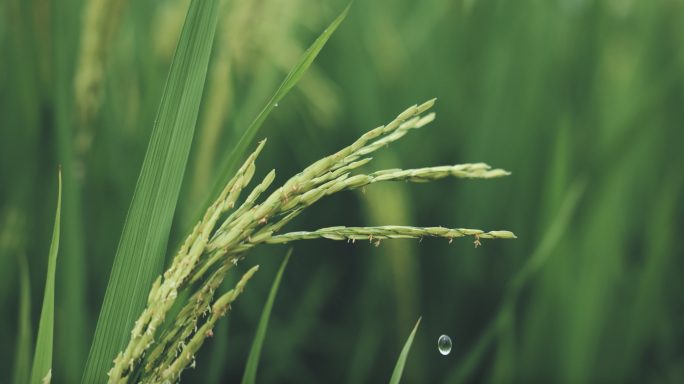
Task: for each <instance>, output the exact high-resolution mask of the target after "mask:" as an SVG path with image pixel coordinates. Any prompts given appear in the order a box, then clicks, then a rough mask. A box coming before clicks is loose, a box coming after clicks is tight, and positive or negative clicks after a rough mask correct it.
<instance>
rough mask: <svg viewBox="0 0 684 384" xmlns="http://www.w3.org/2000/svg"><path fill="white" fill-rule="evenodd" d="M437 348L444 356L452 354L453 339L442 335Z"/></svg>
mask: <svg viewBox="0 0 684 384" xmlns="http://www.w3.org/2000/svg"><path fill="white" fill-rule="evenodd" d="M437 348H439V353H441V354H442V355H448V354H449V352H451V339H450V338H449V336H447V335H442V336H440V337H439V340H437Z"/></svg>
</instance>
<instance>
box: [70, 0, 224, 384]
mask: <svg viewBox="0 0 684 384" xmlns="http://www.w3.org/2000/svg"><path fill="white" fill-rule="evenodd" d="M218 5H219V0H193V1H192V2H191V3H190V6H189V8H188V13H187V16H186V19H185V23H184V24H183V29H182V31H181V35H180V39H179V41H178V46H177V48H176V53H175V55H174V58H173V62H172V64H171V70H170V73H169V77H168V80H167V82H166V88H165V89H164V94H163V96H162V100H161V105H160V107H159V112H158V113H157V119H156V122H155V125H154V129H153V130H152V137H151V139H150V143H149V146H148V148H147V153H146V154H145V161H144V163H143V166H142V170H141V171H140V176H139V178H138V182H137V185H136V187H135V194H134V196H133V201H132V203H131V206H130V208H129V211H128V216H127V218H126V223H125V225H124V230H123V234H122V235H121V240H120V242H119V248H118V249H117V252H116V257H115V259H114V266H113V268H112V272H111V275H110V278H109V283H108V285H107V292H106V294H105V299H104V303H103V305H102V309H101V312H100V318H99V319H98V323H97V329H96V331H95V338H94V340H93V344H92V346H91V349H90V354H89V356H88V362H87V364H86V369H85V373H84V375H83V379H82V382H83V383H85V384H91V383H101V382H105V381H106V380H107V375H106V373H107V371H108V370H109V368H110V366H111V365H112V360H113V359H114V358H115V357H116V355H117V353H118V352H119V351H121V350H122V349H123V348H124V347H125V345H126V342H127V341H128V339H129V338H130V335H131V334H130V330H131V329H132V328H133V324H134V322H135V319H136V318H137V317H138V316H139V315H140V312H141V311H142V310H143V308H144V306H145V302H146V301H147V294H148V292H149V289H150V284H152V281H153V280H154V279H155V278H156V277H157V276H158V275H159V274H160V273H161V271H162V267H163V263H164V257H165V252H166V245H167V242H168V237H169V232H170V228H171V221H172V219H173V214H174V210H175V207H176V201H177V199H178V193H179V190H180V186H181V181H182V180H183V173H184V171H185V165H186V162H187V159H188V152H189V150H190V144H191V142H192V136H193V133H194V129H195V122H196V119H197V112H198V109H199V104H200V100H201V97H202V90H203V87H204V81H205V75H206V71H207V64H208V61H209V56H210V53H211V45H212V41H213V37H214V31H215V28H216V18H217V14H218Z"/></svg>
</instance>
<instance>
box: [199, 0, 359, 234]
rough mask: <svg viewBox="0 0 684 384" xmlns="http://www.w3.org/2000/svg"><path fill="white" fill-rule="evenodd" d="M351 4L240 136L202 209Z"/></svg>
mask: <svg viewBox="0 0 684 384" xmlns="http://www.w3.org/2000/svg"><path fill="white" fill-rule="evenodd" d="M352 4H354V1H352V2H351V3H349V5H348V6H347V8H346V9H345V10H344V11H343V12H342V13H341V14H340V15H339V16H338V17H337V19H335V21H333V23H332V24H330V26H329V27H328V28H327V29H326V30H325V31H323V33H321V35H320V36H318V39H316V41H314V43H313V44H311V46H310V47H309V49H307V50H306V52H304V55H303V56H302V58H301V59H299V62H297V65H295V66H294V68H292V71H290V74H289V75H287V77H286V78H285V81H283V83H282V84H281V85H280V88H278V91H277V92H276V93H275V95H273V98H271V100H270V101H269V102H268V104H266V107H264V109H263V110H262V111H261V113H259V116H257V118H256V119H255V120H254V122H252V125H250V126H249V128H247V130H246V131H245V133H244V134H243V135H242V138H240V141H239V142H238V144H237V145H236V146H235V148H234V149H233V151H232V152H231V153H230V155H229V156H228V157H226V160H225V161H224V163H223V164H222V166H221V167H220V168H219V169H220V171H219V173H218V178H217V179H216V183H215V184H214V186H213V188H212V189H211V193H209V195H208V196H207V198H206V200H205V204H203V205H202V207H207V206H209V205H211V203H213V202H214V200H216V197H217V196H218V195H219V194H220V193H221V191H222V190H223V188H224V187H225V186H226V184H227V183H228V181H230V178H231V177H233V173H235V171H236V169H237V166H238V162H239V161H240V160H241V159H242V156H243V155H244V154H245V151H246V150H247V147H248V146H249V144H250V143H251V142H252V139H254V136H255V135H256V133H257V132H258V131H259V128H260V127H261V124H263V122H264V120H266V117H268V115H269V113H271V111H272V110H273V108H275V105H276V104H277V103H278V101H280V99H282V98H283V97H284V96H285V95H286V94H287V92H289V91H290V89H292V87H294V86H295V85H296V84H297V82H299V79H301V78H302V76H304V73H306V70H307V69H309V67H310V66H311V63H313V61H314V59H315V58H316V56H317V55H318V53H319V52H320V51H321V49H322V48H323V46H324V45H325V43H327V42H328V39H329V38H330V36H332V34H333V32H335V29H337V27H338V26H339V25H340V23H342V20H344V18H345V17H346V16H347V13H349V9H350V8H351V6H352ZM203 209H204V208H203ZM203 209H200V211H199V212H198V213H197V216H196V218H195V220H193V221H192V222H193V223H196V222H197V221H198V220H199V219H200V218H201V215H202V214H204V211H203Z"/></svg>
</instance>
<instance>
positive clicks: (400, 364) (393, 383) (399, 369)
mask: <svg viewBox="0 0 684 384" xmlns="http://www.w3.org/2000/svg"><path fill="white" fill-rule="evenodd" d="M421 319H422V317H421V318H419V319H418V322H417V323H416V326H415V327H413V332H411V335H410V336H409V338H408V340H406V344H405V345H404V349H402V350H401V355H399V360H397V365H396V366H395V367H394V373H392V378H391V379H390V384H399V381H400V380H401V374H402V373H404V365H406V357H408V353H409V351H410V350H411V344H413V337H414V336H415V335H416V331H417V330H418V325H419V324H420V320H421Z"/></svg>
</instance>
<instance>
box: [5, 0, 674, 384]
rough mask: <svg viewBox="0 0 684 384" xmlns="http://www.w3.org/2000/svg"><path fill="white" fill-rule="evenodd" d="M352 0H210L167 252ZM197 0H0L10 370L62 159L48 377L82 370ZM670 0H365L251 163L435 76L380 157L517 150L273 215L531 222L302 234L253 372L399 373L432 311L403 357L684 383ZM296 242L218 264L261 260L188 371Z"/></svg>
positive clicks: (249, 319)
mask: <svg viewBox="0 0 684 384" xmlns="http://www.w3.org/2000/svg"><path fill="white" fill-rule="evenodd" d="M346 5H347V3H346V1H343V0H334V1H320V0H318V1H317V0H289V1H279V0H247V1H242V2H238V1H233V0H224V1H223V2H222V4H221V9H220V15H219V21H218V29H217V33H216V37H215V43H214V48H213V54H212V58H211V61H210V64H209V71H208V78H207V80H208V82H207V87H205V92H204V98H203V102H202V106H201V108H200V116H199V120H198V125H197V132H196V136H195V138H196V139H195V142H194V143H193V148H192V150H191V154H190V162H189V164H188V168H187V172H186V174H185V180H184V184H183V187H182V190H181V196H180V199H179V207H178V209H177V210H176V212H177V214H176V218H175V223H174V227H173V229H172V233H171V241H170V244H171V246H170V247H169V249H168V253H169V254H171V253H174V252H175V251H176V250H175V249H172V248H173V246H174V244H177V243H178V241H179V240H180V239H179V238H178V237H179V236H182V235H183V234H184V233H185V232H186V231H187V228H188V226H189V225H190V223H189V220H190V219H191V218H192V217H193V215H194V214H195V212H196V210H197V209H200V208H201V207H199V205H200V204H201V202H202V201H203V199H204V196H203V194H204V193H206V190H207V189H208V188H209V186H210V185H211V181H212V180H213V177H214V176H215V174H214V173H215V171H216V167H217V166H218V165H219V164H220V161H221V159H222V156H223V155H224V154H225V153H228V152H230V150H231V149H232V146H233V145H235V144H236V143H237V139H238V138H239V137H240V136H241V135H242V133H243V132H244V130H245V129H246V128H247V126H248V125H249V123H250V122H251V121H252V120H253V119H254V117H255V116H256V115H257V114H258V112H259V110H260V109H261V108H262V107H263V106H264V105H265V104H266V102H267V101H268V100H269V99H270V97H271V96H272V95H273V94H274V92H275V90H276V89H277V87H278V86H279V84H280V83H281V82H282V80H283V79H284V78H285V76H286V75H287V71H288V70H289V69H290V68H291V67H292V66H293V65H294V64H295V63H296V62H297V60H298V59H299V57H300V56H301V54H302V53H303V51H304V49H305V48H306V47H307V46H309V45H310V44H311V43H312V42H313V40H314V39H315V38H316V36H318V34H320V32H321V31H322V30H323V29H324V28H325V27H327V26H328V25H329V23H330V22H331V21H332V20H333V19H334V18H335V17H336V16H337V15H338V14H339V12H340V11H341V10H342V9H343V8H344V7H345V6H346ZM187 6H188V1H187V0H161V1H154V2H144V1H143V2H136V1H127V0H61V1H59V2H53V1H51V0H24V1H22V0H4V1H2V2H0V52H3V53H2V56H1V57H2V59H0V180H1V181H0V313H1V314H2V316H0V343H2V345H3V346H4V348H2V349H1V350H0V382H6V381H8V380H9V379H10V378H11V377H12V374H13V367H14V365H15V359H16V356H15V355H14V353H15V351H16V345H17V342H18V341H19V338H20V333H19V332H18V330H19V329H20V326H19V324H18V320H17V319H18V318H19V317H20V316H18V315H17V314H18V311H19V308H20V302H21V299H20V298H21V295H20V292H21V290H20V279H19V278H18V276H19V275H20V273H19V271H20V269H19V265H18V263H17V259H18V257H19V255H21V254H22V253H25V254H26V255H27V257H28V264H29V272H30V282H31V289H30V292H31V305H32V308H31V312H32V313H33V314H34V316H32V317H31V319H32V321H33V327H32V328H33V332H36V331H37V329H38V319H39V318H40V316H38V315H35V314H39V313H40V304H41V300H40V294H41V293H42V292H43V291H44V288H45V280H44V276H46V274H47V259H46V257H45V255H47V253H48V249H49V246H50V233H51V229H52V225H53V220H54V212H55V208H56V205H55V200H56V198H55V197H56V196H51V195H50V194H52V193H53V192H51V191H55V190H56V189H57V186H56V180H55V178H54V173H55V171H56V169H57V165H58V164H62V169H63V177H64V200H63V202H62V203H63V208H62V236H63V237H62V240H63V241H62V243H61V244H60V256H59V259H58V260H59V261H58V262H59V265H58V267H57V287H56V288H57V290H56V296H55V300H56V307H55V354H54V360H53V363H54V364H53V365H54V367H55V369H54V371H53V380H54V381H53V382H55V383H72V382H78V381H79V380H80V377H81V374H82V370H83V366H84V365H85V359H86V356H87V353H88V348H89V346H90V342H91V340H92V337H93V334H94V331H95V324H96V321H97V316H98V314H99V311H100V307H101V304H102V300H103V298H104V292H105V289H106V286H107V279H108V277H109V274H110V271H111V267H112V263H113V258H114V254H115V252H116V247H117V243H118V240H119V238H120V236H121V231H122V229H123V221H124V219H125V215H126V212H127V210H128V207H129V205H130V202H131V198H132V195H133V189H134V187H135V182H136V180H137V177H138V175H139V172H140V168H141V165H142V160H143V156H144V153H145V150H146V148H147V143H148V140H149V137H150V133H151V129H152V126H153V123H154V118H155V115H156V114H157V108H158V106H159V101H160V98H161V94H162V92H163V86H164V83H165V81H166V78H167V75H168V71H169V66H170V60H171V58H172V56H173V51H174V49H175V44H176V42H177V40H178V35H179V33H180V29H181V26H182V22H183V17H184V15H185V12H186V10H187ZM682 15H684V2H682V1H681V0H520V1H515V2H512V1H504V0H455V1H442V0H425V1H421V2H411V1H407V0H392V1H390V0H375V1H359V2H357V3H356V4H355V5H354V7H353V8H352V10H351V12H350V14H349V16H348V17H347V19H346V20H345V22H344V23H343V24H342V25H341V26H340V28H339V29H338V31H337V32H336V33H335V35H334V36H333V37H332V39H331V40H330V41H329V42H328V44H327V46H326V47H325V48H324V49H323V51H322V52H321V54H320V55H319V57H318V58H317V59H316V63H315V64H314V67H315V68H312V69H313V70H312V71H310V72H309V73H307V75H306V76H305V77H304V78H303V79H302V82H301V83H300V84H299V85H298V86H297V87H296V88H295V89H294V90H293V92H291V93H290V94H289V95H288V96H286V97H285V98H284V99H283V100H282V102H280V103H279V106H278V108H276V110H275V111H274V112H273V113H272V114H271V116H270V117H269V119H268V120H267V121H266V122H265V124H264V126H263V128H262V130H261V131H260V132H259V135H257V136H258V137H257V140H260V139H261V138H263V137H268V138H269V141H268V145H267V146H266V148H265V149H264V151H263V152H262V154H261V156H260V157H259V159H258V161H257V174H256V175H255V179H259V178H261V177H263V176H264V175H265V174H266V173H267V172H268V171H270V170H271V169H272V168H276V170H277V174H278V176H277V177H276V181H275V183H274V185H277V184H278V183H282V182H284V181H285V180H287V178H289V176H290V175H292V174H294V173H296V172H298V171H299V170H301V169H303V168H304V167H306V166H307V165H309V164H310V163H312V162H313V161H315V160H317V159H319V158H321V157H323V156H325V155H328V154H331V153H333V152H335V151H337V150H338V149H339V148H341V147H343V146H344V145H348V144H350V143H351V142H352V141H353V140H355V139H356V138H357V137H358V136H360V135H361V134H362V133H364V132H366V131H367V130H368V129H370V128H373V127H375V126H379V125H381V124H384V123H385V122H386V121H388V119H390V118H392V117H394V116H396V114H397V113H399V112H401V111H402V110H404V109H405V108H406V107H407V106H409V105H412V104H415V103H420V102H422V101H424V100H427V99H430V98H432V97H437V98H438V100H437V104H436V105H435V107H434V111H435V112H437V120H436V121H435V122H434V123H432V124H430V126H429V127H427V128H425V129H423V130H421V131H416V132H412V133H410V135H411V136H410V137H411V138H410V139H407V140H402V141H400V142H398V143H396V144H393V145H392V146H391V147H389V148H386V149H384V150H383V151H379V152H378V153H377V155H376V156H375V160H374V161H373V162H371V163H369V164H368V165H366V166H365V167H366V168H367V170H375V169H382V168H390V167H392V168H393V167H422V166H435V165H448V164H457V163H463V162H477V161H485V162H487V163H489V164H491V165H492V166H494V167H501V168H505V169H507V170H510V171H512V172H513V175H511V176H509V177H507V178H503V179H496V180H487V181H484V180H470V181H469V180H455V179H445V180H441V181H438V182H435V183H430V184H418V185H416V184H413V185H412V184H404V183H396V184H388V185H376V186H370V187H369V188H367V189H366V191H365V192H366V193H365V194H362V193H361V192H360V191H355V192H348V193H340V194H339V195H336V196H331V197H329V198H326V199H323V200H321V201H320V202H319V203H317V204H316V206H315V207H314V208H312V209H309V210H307V211H305V212H304V213H303V214H302V215H301V217H299V218H298V219H297V220H295V221H294V222H293V223H291V224H290V225H288V227H287V230H298V229H301V230H314V229H317V228H320V227H324V226H331V225H348V226H352V225H355V226H359V225H388V224H397V225H420V226H433V225H442V226H446V227H473V228H481V229H484V230H496V229H507V230H511V231H513V232H515V234H516V235H517V236H518V239H517V240H514V241H505V242H504V241H494V242H486V243H483V246H482V247H478V248H477V249H475V248H474V247H473V244H472V242H471V241H468V239H455V240H454V242H453V243H452V244H448V242H447V241H443V240H440V239H425V240H424V241H422V242H420V243H418V242H415V241H411V240H396V241H395V242H389V241H387V242H383V244H382V245H381V246H380V247H378V248H375V247H373V246H372V245H370V244H368V243H364V242H360V243H359V244H346V243H340V242H329V241H325V240H316V241H309V242H300V243H299V244H297V245H296V250H295V253H294V257H293V258H292V260H291V261H290V265H289V266H288V269H287V271H286V272H285V274H284V276H283V281H282V283H281V286H280V290H279V294H278V298H277V300H276V301H275V305H274V307H273V313H272V315H271V320H270V326H269V330H268V336H267V337H266V340H265V343H264V347H263V351H262V355H261V361H260V365H259V372H258V377H259V382H260V383H275V382H278V383H288V382H297V383H316V382H346V383H364V382H366V383H370V382H386V381H387V380H388V378H389V377H390V376H391V373H392V370H393V367H394V365H395V363H396V358H397V356H398V353H399V352H400V351H401V348H402V346H403V344H404V342H405V341H406V335H407V334H408V332H409V331H410V329H411V328H412V326H413V324H414V323H415V319H417V318H418V317H420V316H422V318H423V320H422V322H421V327H420V329H419V330H418V332H417V333H416V336H415V340H414V342H413V346H412V349H411V353H410V355H409V358H408V360H407V364H406V370H405V371H404V375H403V382H406V383H418V382H437V383H442V382H443V383H445V384H447V383H455V382H492V383H500V382H557V383H588V382H596V383H606V382H616V383H629V382H632V383H669V382H681V381H682V380H683V378H684V342H682V340H684V330H683V329H682V327H681V324H684V299H683V298H682V297H683V296H682V295H681V294H680V292H681V290H682V289H684V280H683V279H681V277H679V276H680V275H681V272H680V271H681V270H682V269H683V268H684V259H683V258H682V257H681V256H682V254H683V249H682V245H681V244H679V242H678V239H679V238H680V234H681V233H682V231H683V230H684V219H682V218H683V217H684V206H683V203H682V199H681V198H680V196H682V189H683V188H684V172H683V171H682V169H683V167H684V155H682V150H681V148H680V147H681V146H682V143H684V130H683V129H682V126H684V112H683V111H684V108H683V105H684V50H682V49H681V47H683V46H684V22H682V21H683V20H682V18H683V16H682ZM678 148H679V149H678ZM584 184H585V185H586V187H585V188H584V191H583V193H581V196H580V197H578V200H577V203H576V204H574V205H573V206H572V208H573V209H572V210H571V212H568V209H567V200H568V199H569V197H568V196H570V195H571V194H572V193H574V192H573V188H577V187H576V185H584ZM46 194H48V195H46ZM563 215H564V216H563ZM560 216H562V217H560ZM566 216H567V225H565V226H563V228H564V230H563V231H562V232H558V231H556V232H558V233H556V232H553V231H552V229H553V228H556V227H557V226H554V223H557V222H558V221H559V220H561V219H563V220H565V219H564V218H565V217H566ZM559 217H560V219H559ZM548 236H557V239H555V240H554V239H552V240H553V241H551V240H547V237H548ZM544 244H551V246H546V245H545V247H546V248H545V250H543V251H544V252H546V254H545V256H544V257H541V256H535V257H536V258H535V260H542V262H541V263H537V264H535V267H534V268H530V267H528V265H529V264H528V261H529V260H531V259H530V258H531V257H532V256H533V254H535V255H537V254H538V253H539V252H542V251H540V250H539V249H541V248H542V245H544ZM285 249H286V248H285V247H282V246H262V247H259V249H257V250H255V251H254V252H252V253H251V254H250V256H249V257H248V258H247V259H246V261H245V262H244V263H241V265H240V266H239V269H240V271H236V272H233V273H231V274H229V279H227V280H230V281H226V282H224V284H228V286H230V285H231V284H234V283H235V282H237V279H238V278H239V276H240V274H241V273H240V272H242V271H246V270H247V268H249V267H251V266H253V265H255V264H257V263H258V264H260V265H261V269H260V272H259V275H258V276H256V277H255V279H253V280H252V282H251V283H250V286H249V289H247V290H245V292H244V295H243V296H242V297H240V299H239V300H238V301H237V302H236V303H235V305H234V306H233V311H232V312H231V316H230V317H231V318H230V325H228V324H227V322H224V323H219V325H218V328H217V332H216V335H217V336H216V337H214V338H213V339H212V340H210V341H209V342H208V343H207V344H206V345H205V347H204V348H203V349H202V350H201V351H200V353H199V354H198V356H197V369H195V370H189V371H186V372H185V373H184V374H183V379H184V380H190V381H191V382H202V381H203V380H205V379H211V380H213V382H225V381H226V380H227V379H230V380H231V381H238V380H240V377H242V374H243V369H244V366H245V362H246V360H247V355H248V353H249V346H250V345H251V342H252V339H253V335H254V333H255V331H256V327H257V324H258V321H259V316H260V313H261V309H262V308H263V305H264V303H265V301H266V297H267V295H268V290H269V287H270V286H271V284H272V281H273V278H274V277H275V275H276V272H277V269H278V266H279V263H280V260H281V255H282V254H283V252H284V251H285ZM530 271H531V272H530ZM521 275H524V276H525V278H524V279H522V283H520V282H519V281H521V280H520V279H519V278H517V276H521ZM24 291H26V290H24ZM511 292H512V293H511ZM511 295H513V296H515V300H511V299H510V297H511ZM511 303H512V304H511ZM502 313H506V314H507V315H506V316H502V315H501V314H502ZM502 318H503V319H504V320H505V321H504V323H505V324H504V325H497V326H496V327H494V328H492V326H491V324H492V322H494V321H495V320H497V321H501V320H500V319H502ZM220 324H225V325H223V326H222V325H220ZM221 327H224V328H221ZM492 329H495V330H496V332H493V331H491V330H492ZM442 334H448V335H449V336H450V337H451V339H452V340H453V343H454V344H453V348H452V352H451V354H450V355H448V356H442V355H440V354H439V352H438V350H437V345H436V344H437V339H438V337H439V336H440V335H442ZM219 335H220V336H219ZM483 340H484V341H483ZM225 343H227V345H226V344H225ZM476 346H478V347H480V348H479V349H478V348H476ZM217 355H218V356H223V358H222V359H217V358H216V356H217ZM466 363H467V364H469V367H470V368H468V369H464V364H466ZM217 365H218V366H217ZM463 372H466V374H461V373H463Z"/></svg>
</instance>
